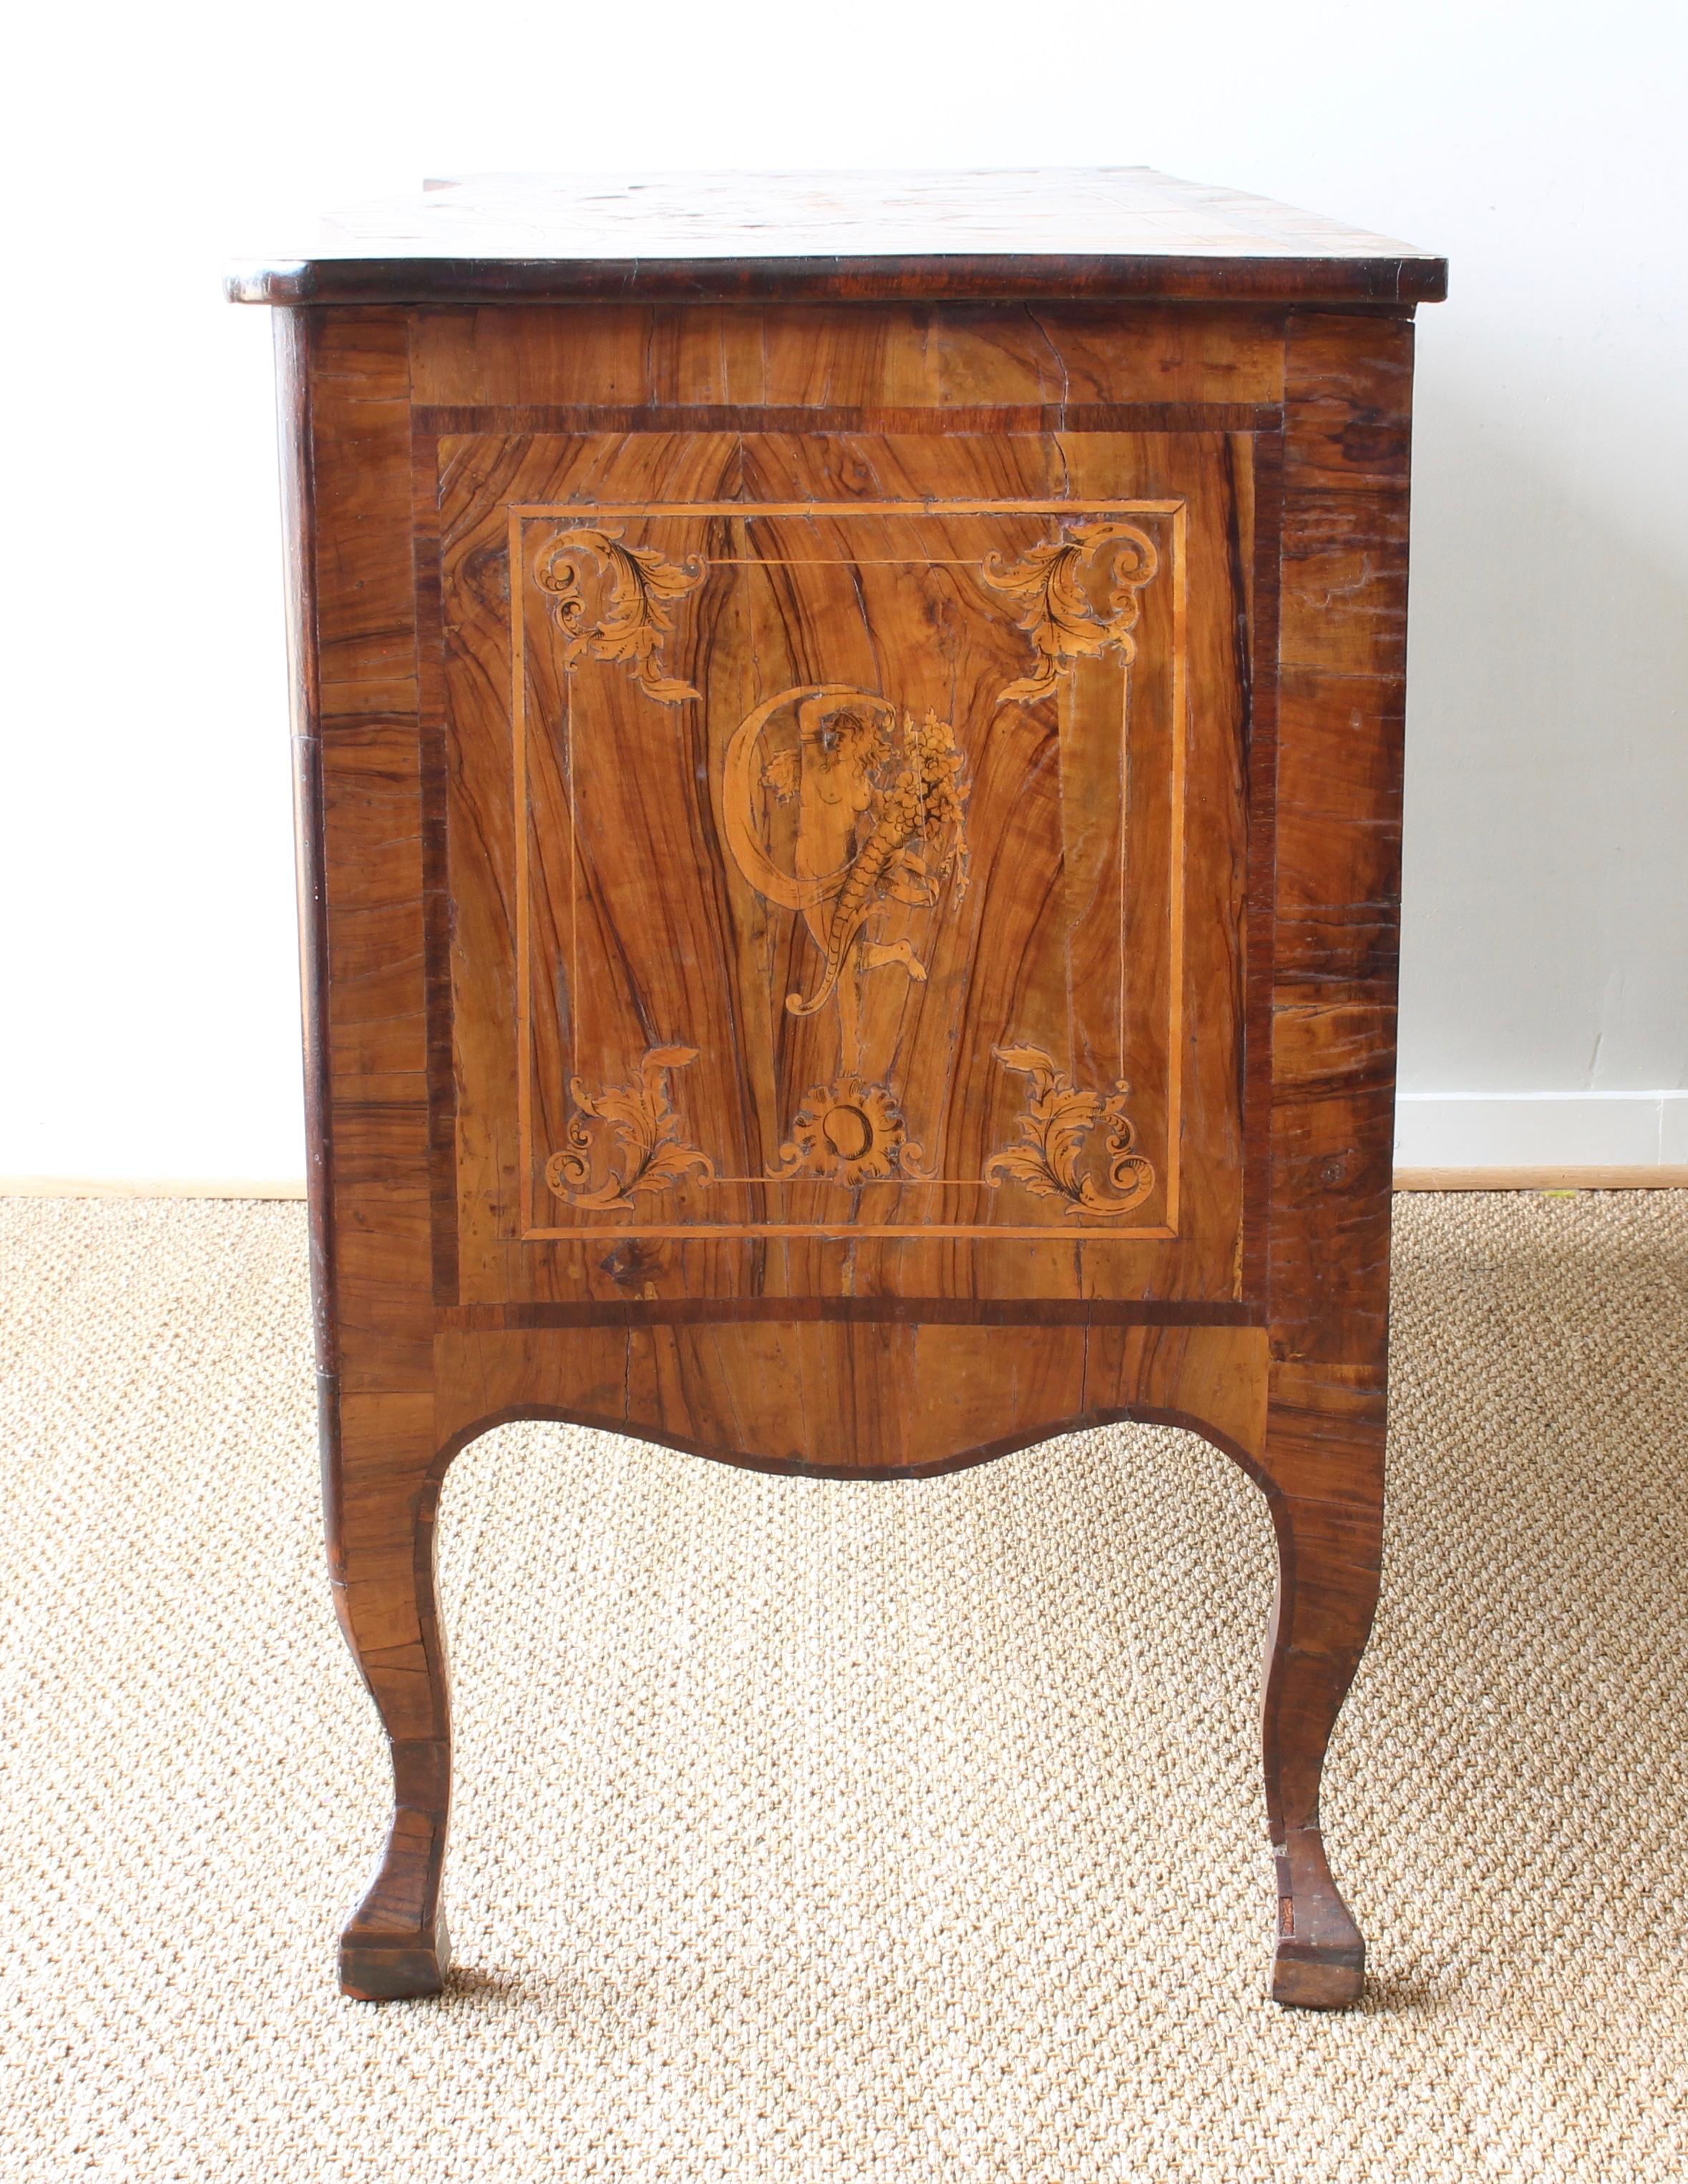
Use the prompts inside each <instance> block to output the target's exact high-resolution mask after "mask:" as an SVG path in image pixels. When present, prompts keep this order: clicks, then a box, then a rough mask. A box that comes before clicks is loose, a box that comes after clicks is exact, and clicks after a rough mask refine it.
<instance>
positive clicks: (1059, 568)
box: [980, 523, 1160, 705]
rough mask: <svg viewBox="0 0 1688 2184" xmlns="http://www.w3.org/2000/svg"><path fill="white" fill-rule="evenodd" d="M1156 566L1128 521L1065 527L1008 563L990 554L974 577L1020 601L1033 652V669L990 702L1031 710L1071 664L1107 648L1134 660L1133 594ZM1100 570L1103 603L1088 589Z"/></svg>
mask: <svg viewBox="0 0 1688 2184" xmlns="http://www.w3.org/2000/svg"><path fill="white" fill-rule="evenodd" d="M1159 567H1160V555H1159V554H1158V553H1157V552H1156V550H1155V547H1154V541H1153V540H1152V539H1151V538H1149V537H1148V536H1147V534H1146V533H1145V532H1142V531H1139V530H1138V529H1137V526H1136V525H1135V524H1132V523H1070V524H1064V525H1063V526H1062V527H1061V531H1060V533H1059V537H1057V538H1045V539H1042V540H1041V541H1040V542H1039V543H1037V545H1036V546H1034V547H1032V548H1031V550H1030V551H1029V552H1028V553H1027V554H1025V555H1024V556H1023V557H1022V559H1020V560H1018V561H1015V562H1014V563H1013V564H1012V565H1009V564H1008V563H1005V562H1004V561H1003V557H1002V555H1001V554H990V555H989V556H988V557H987V560H986V561H985V564H984V566H983V567H982V569H981V571H980V575H981V577H982V579H983V581H984V582H986V583H987V584H988V585H989V587H990V588H991V589H992V591H993V592H1001V593H1004V594H1005V595H1006V596H1007V597H1009V598H1010V599H1020V600H1022V601H1023V602H1024V604H1023V605H1022V606H1021V608H1020V612H1019V614H1018V615H1017V616H1015V620H1016V621H1017V622H1018V623H1019V626H1020V628H1021V629H1023V630H1025V631H1026V633H1027V634H1028V635H1029V636H1030V638H1031V642H1032V644H1033V646H1034V647H1035V648H1036V650H1037V672H1036V673H1035V674H1033V675H1028V676H1026V677H1023V678H1022V679H1021V680H1020V682H1010V683H1009V685H1008V687H1007V688H1006V689H1005V690H1003V693H1002V695H1001V696H1000V697H999V698H998V699H997V703H998V705H1016V704H1018V705H1034V704H1036V702H1037V699H1040V698H1047V697H1048V695H1049V694H1050V693H1051V691H1053V690H1054V688H1056V685H1057V684H1058V682H1059V680H1060V677H1062V676H1063V675H1065V674H1070V673H1071V671H1072V663H1073V662H1074V661H1075V660H1082V659H1086V658H1093V657H1095V656H1096V655H1098V653H1103V652H1106V651H1108V650H1109V649H1110V648H1115V649H1118V650H1119V651H1120V652H1121V653H1122V654H1123V655H1124V656H1125V660H1126V665H1127V666H1129V665H1130V663H1131V662H1132V660H1133V659H1134V658H1135V657H1136V656H1137V638H1136V637H1135V635H1134V634H1133V632H1135V630H1136V627H1137V619H1138V616H1139V615H1140V614H1141V612H1142V602H1141V600H1140V599H1139V598H1138V593H1140V592H1142V590H1143V587H1144V586H1145V585H1146V584H1149V583H1151V582H1153V581H1154V575H1155V572H1156V571H1157V570H1158V569H1159ZM1104 570H1105V576H1106V584H1107V592H1106V598H1105V599H1104V602H1103V603H1102V604H1100V605H1098V604H1097V603H1096V602H1095V600H1094V599H1093V597H1092V593H1091V588H1090V584H1091V580H1092V579H1093V574H1094V573H1095V572H1097V571H1104Z"/></svg>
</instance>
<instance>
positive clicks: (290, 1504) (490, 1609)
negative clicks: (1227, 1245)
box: [0, 1194, 1688, 2184]
mask: <svg viewBox="0 0 1688 2184" xmlns="http://www.w3.org/2000/svg"><path fill="white" fill-rule="evenodd" d="M1398 1205H1399V1212H1398V1219H1397V1234H1398V1251H1399V1268H1400V1287H1399V1291H1398V1295H1399V1312H1398V1318H1397V1323H1396V1326H1397V1333H1396V1373H1397V1383H1396V1387H1397V1392H1396V1397H1395V1430H1394V1442H1393V1461H1394V1478H1393V1487H1394V1503H1393V1517H1392V1525H1391V1532H1390V1541H1389V1563H1388V1568H1387V1573H1386V1578H1385V1588H1384V1604H1383V1612H1382V1615H1381V1619H1380V1621H1379V1624H1378V1631H1377V1635H1376V1636H1375V1638H1374V1640H1373V1642H1372V1651H1371V1652H1370V1654H1369V1656H1368V1657H1367V1663H1366V1666H1365V1667H1364V1669H1362V1671H1361V1679H1360V1681H1359V1683H1358V1685H1356V1687H1355V1693H1354V1697H1353V1698H1352V1700H1351V1702H1350V1707H1349V1710H1348V1712H1347V1713H1346V1714H1345V1715H1344V1719H1343V1722H1342V1724H1341V1726H1340V1728H1339V1732H1338V1741H1337V1745H1336V1747H1335V1749H1334V1751H1333V1754H1332V1759H1331V1764H1330V1769H1329V1772H1328V1775H1327V1784H1328V1797H1327V1830H1328V1835H1329V1838H1330V1841H1331V1842H1332V1845H1333V1858H1334V1861H1335V1864H1336V1865H1337V1869H1338V1870H1339V1874H1340V1875H1341V1877H1342V1879H1343V1880H1344V1884H1345V1886H1346V1887H1347V1889H1348V1891H1349V1893H1350V1897H1351V1899H1352V1901H1353V1903H1354V1905H1355V1909H1356V1911H1357V1912H1358V1914H1359V1915H1360V1917H1361V1921H1362V1923H1363V1924H1364V1926H1365V1928H1366V1931H1367V1936H1368V1937H1369V1940H1370V1942H1371V1947H1372V1965H1373V1970H1374V1977H1373V1981H1372V1989H1371V1994H1370V1998H1369V2001H1368V2003H1367V2007H1366V2009H1365V2010H1364V2011H1363V2012H1362V2013H1360V2014H1354V2015H1350V2016H1347V2017H1322V2016H1311V2015H1303V2014H1285V2013H1283V2012H1282V2011H1279V2010H1277V2009H1274V2008H1273V2007H1272V2005H1271V2004H1270V2003H1268V2002H1266V2000H1265V1999H1264V1997H1263V1992H1262V1978H1263V1971H1264V1966H1265V1962H1266V1947H1267V1940H1268V1933H1269V1928H1270V1923H1271V1916H1270V1914H1271V1906H1270V1895H1271V1889H1270V1881H1269V1869H1268V1865H1267V1863H1266V1857H1265V1853H1264V1847H1263V1845H1262V1842H1261V1839H1260V1790H1259V1786H1258V1778H1257V1773H1256V1767H1255V1729H1254V1720H1253V1708H1254V1701H1255V1677H1256V1673H1257V1668H1258V1662H1259V1657H1260V1646H1261V1637H1262V1632H1263V1629H1264V1624H1265V1619H1266V1607H1267V1601H1268V1597H1269V1593H1270V1588H1271V1582H1272V1545H1271V1535H1270V1529H1269V1527H1268V1524H1267V1520H1266V1511H1265V1505H1264V1503H1263V1502H1260V1500H1259V1498H1258V1497H1257V1496H1256V1495H1255V1490H1254V1489H1253V1488H1252V1487H1251V1486H1250V1485H1249V1484H1248V1483H1247V1482H1246V1480H1244V1479H1243V1478H1242V1477H1241V1475H1240V1474H1236V1473H1234V1472H1233V1471H1232V1469H1231V1468H1229V1466H1228V1465H1227V1463H1226V1461H1225V1459H1224V1458H1223V1457H1221V1456H1219V1455H1218V1454H1217V1453H1216V1452H1214V1451H1210V1450H1209V1449H1207V1448H1206V1447H1205V1446H1204V1445H1203V1444H1201V1443H1199V1442H1197V1441H1195V1440H1189V1439H1186V1438H1185V1437H1184V1436H1182V1435H1177V1434H1174V1433H1170V1432H1162V1431H1149V1430H1142V1429H1115V1430H1113V1431H1109V1432H1105V1433H1097V1434H1092V1435H1084V1436H1081V1437H1078V1438H1076V1439H1073V1440H1067V1441H1065V1442H1061V1443H1058V1444H1055V1445H1054V1446H1048V1447H1046V1448H1044V1449H1042V1450H1037V1451H1026V1453H1023V1454H1021V1455H1019V1456H1014V1457H1009V1458H1008V1459H1007V1460H1006V1461H1004V1462H1003V1463H998V1464H996V1465H993V1466H990V1467H987V1468H986V1469H984V1470H981V1471H975V1472H971V1473H968V1474H963V1475H962V1476H960V1477H959V1478H954V1479H943V1480H935V1481H929V1482H926V1483H923V1484H921V1485H858V1486H846V1485H830V1484H819V1483H808V1482H802V1483H799V1482H793V1481H790V1480H783V1479H767V1478H763V1477H760V1476H758V1475H756V1474H749V1473H741V1472H734V1471H730V1470H727V1469H724V1468H716V1467H713V1466H711V1465H707V1464H705V1463H699V1462H696V1461H695V1460H692V1459H689V1458H685V1457H677V1456H674V1455H670V1454H667V1453H664V1452H662V1451H655V1450H651V1449H644V1448H640V1447H638V1446H634V1445H632V1444H630V1443H627V1442H623V1441H617V1440H609V1439H606V1438H601V1437H599V1436H596V1435H591V1434H586V1433H577V1432H573V1431H571V1430H569V1429H563V1428H560V1427H528V1428H506V1429H504V1430H502V1431H500V1432H499V1433H497V1434H495V1435H490V1436H489V1437H488V1438H487V1439H485V1440H482V1441H481V1442H479V1443H478V1444H477V1445H476V1446H474V1447H473V1448H472V1449H471V1450H470V1451H468V1452H467V1454H466V1455H465V1456H464V1457H461V1458H460V1459H459V1461H458V1463H457V1466H456V1470H455V1472H454V1474H453V1475H452V1478H451V1480H450V1484H449V1485H448V1489H447V1493H446V1514H445V1522H444V1560H445V1584H446V1591H447V1599H448V1606H449V1611H450V1626H451V1632H452V1638H453V1644H454V1649H455V1656H456V1663H455V1665H456V1675H457V1682H458V1690H459V1697H460V1709H459V1713H460V1733H461V1758H460V1780H461V1802H460V1805H459V1808H458V1815H457V1821H456V1834H455V1839H454V1845H453V1852H452V1863H451V1873H450V1895H451V1904H452V1925H453V1929H454V1934H455V1938H456V1946H457V1955H458V1961H459V1964H460V1966H461V1971H460V1974H459V1975H458V1978H457V1981H456V1985H455V1986H454V1988H453V1990H452V1992H450V1994H449V1995H448V1996H447V1997H445V1998H444V2000H443V2001H442V2002H439V2003H411V2004H392V2005H388V2006H387V2007H385V2008H381V2009H377V2008H372V2007H370V2006H368V2005H366V2004H359V2003H349V2002H344V2001H342V2000H340V1999H339V1998H338V1996H337V1995H336V1994H335V1992H334V1990H333V1976H332V1965H333V1934H334V1929H335V1925H336V1922H337V1919H338V1915H339V1914H341V1913H342V1911H343V1910H344V1908H346V1906H347V1905H348V1904H349V1902H350V1901H351V1899H352V1898H353V1897H354V1895H355V1892H356V1891H357V1888H358V1886H359V1884H360V1882H361V1878H362V1876H363V1875H364V1873H365V1871H366V1868H367V1866H368V1865H369V1864H370V1862H371V1860H372V1857H373V1854H374V1853H375V1850H376V1847H377V1842H378V1841H379V1837H380V1835H381V1831H382V1827H383V1817H384V1805H385V1797H386V1789H385V1786H384V1777H383V1763H382V1756H381V1752H380V1747H379V1746H378V1743H377V1734H376V1729H375V1723H374V1718H373V1715H372V1713H371V1711H370V1710H369V1708H368V1706H367V1704H366V1702H365V1700H364V1698H363V1697H362V1695H361V1691H360V1688H359V1686H358V1685H357V1684H356V1682H355V1679H354V1676H353V1673H352V1669H351V1666H350V1663H349V1660H348V1658H347V1657H346V1656H345V1655H344V1652H342V1650H341V1647H340V1644H339V1640H338V1634H337V1632H336V1630H335V1628H334V1624H333V1617H332V1614H331V1613H330V1610H329V1607H328V1602H327V1595H326V1591H325V1589H324V1585H323V1582H322V1577H321V1568H320V1558H319V1536H318V1523H317V1512H316V1459H315V1453H314V1450H313V1446H312V1419H311V1400H310V1358H309V1355H308V1349H307V1333H306V1317H305V1277H304V1222H303V1214H302V1212H301V1210H300V1209H299V1207H297V1206H285V1205H227V1204H217V1203H205V1202H201V1203H193V1204H190V1203H180V1202H179V1203H151V1204H148V1203H139V1204H137V1203H118V1204H114V1203H110V1202H106V1203H79V1202H65V1201H58V1202H42V1201H8V1202H6V1203H5V1204H4V1206H0V1236H3V1273H0V1286H3V1312H4V1327H5V1336H4V1342H5V1360H4V1375H3V1391H0V1430H3V1433H4V1437H5V1440H6V1444H7V1446H8V1460H7V1462H6V1463H5V1465H4V1467H3V1471H0V1493H3V1495H4V1497H5V1501H6V1504H7V1507H6V1513H5V1518H4V1523H3V1526H0V1565H3V1575H0V1585H3V1592H4V1612H5V1615H6V1630H5V1638H6V1642H5V1649H4V1680H5V1692H4V1697H5V1705H4V1716H3V1719H4V1731H3V1748H0V1762H3V1769H4V1780H3V1787H0V1873H3V1881H0V1888H3V1893H4V1897H5V1906H4V1908H5V1915H4V1918H3V1920H0V1949H3V1954H4V1968H3V1974H0V1997H3V2009H4V2012H5V2014H6V2017H7V2019H8V2024H7V2026H6V2030H5V2034H4V2038H3V2043H0V2075H3V2080H4V2099H3V2105H0V2176H4V2177H5V2178H8V2179H17V2180H36V2179H53V2180H57V2179H60V2178H72V2177H75V2178H80V2177H100V2178H120V2179H131V2178H132V2179H137V2180H153V2179H165V2178H169V2179H178V2178H179V2179H187V2180H195V2184H197V2180H200V2179H209V2180H221V2179H225V2178H229V2179H246V2178H251V2179H263V2180H266V2184H267V2180H293V2179H312V2180H316V2179H325V2180H327V2179H354V2180H358V2181H359V2184H362V2180H371V2184H373V2181H374V2180H377V2179H382V2180H385V2179H388V2178H400V2179H403V2180H405V2184H413V2180H414V2184H428V2180H433V2179H441V2178H454V2179H455V2178H463V2179H468V2178H474V2179H477V2180H487V2184H524V2181H525V2180H527V2179H530V2178H546V2179H559V2180H569V2184H573V2180H574V2179H577V2178H579V2179H613V2180H622V2179H626V2180H637V2184H645V2180H651V2184H656V2180H665V2181H666V2180H672V2184H712V2181H713V2180H717V2179H721V2180H724V2179H732V2180H735V2184H740V2180H744V2181H745V2184H763V2180H766V2184H785V2180H787V2179H790V2180H798V2179H803V2180H809V2179H813V2180H815V2184H835V2180H837V2184H841V2180H846V2179H851V2180H864V2184H865V2181H866V2180H872V2184H892V2180H895V2184H962V2180H967V2181H968V2184H973V2180H977V2184H1114V2181H1115V2180H1120V2184H1163V2180H1185V2179H1188V2180H1198V2179H1199V2180H1202V2184H1210V2180H1221V2181H1222V2184H1254V2180H1271V2181H1272V2184H1280V2180H1282V2184H1326V2181H1327V2180H1329V2184H1361V2180H1372V2179H1377V2180H1387V2184H1417V2180H1431V2179H1437V2180H1439V2179H1444V2178H1460V2179H1465V2178H1471V2179H1479V2178H1480V2179H1494V2178H1511V2177H1527V2178H1538V2177H1540V2178H1560V2177H1566V2178H1570V2177H1574V2178H1579V2179H1580V2178H1588V2179H1590V2180H1592V2179H1599V2180H1601V2184H1640V2180H1652V2179H1656V2178H1657V2179H1663V2178H1666V2177H1674V2176H1680V2174H1681V2173H1682V2170H1683V2165H1684V2164H1685V2161H1688V1917H1685V1913H1684V1907H1683V1886H1682V1881H1683V1869H1684V1864H1685V1858H1688V1758H1685V1742H1684V1737H1685V1727H1688V1609H1685V1587H1684V1564H1685V1559H1688V1446H1685V1430H1684V1425H1683V1419H1684V1415H1685V1403H1688V1332H1685V1330H1688V1194H1676V1195H1664V1194H1634V1195H1607V1196H1600V1197H1587V1198H1580V1199H1551V1198H1538V1197H1523V1196H1518V1197H1510V1196H1509V1197H1486V1198H1484V1197H1476V1198H1473V1197H1463V1198H1451V1197H1450V1198H1443V1199H1426V1198H1419V1199H1415V1200H1403V1201H1399V1202H1398Z"/></svg>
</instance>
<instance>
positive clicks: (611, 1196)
mask: <svg viewBox="0 0 1688 2184" xmlns="http://www.w3.org/2000/svg"><path fill="white" fill-rule="evenodd" d="M696 1059H697V1049H696V1047H695V1046H653V1047H651V1049H650V1050H648V1052H647V1053H646V1056H645V1059H644V1060H643V1061H641V1062H640V1065H639V1074H638V1076H637V1077H636V1078H634V1081H633V1083H632V1084H622V1085H617V1086H614V1087H612V1089H610V1090H609V1091H607V1092H589V1091H588V1090H587V1089H586V1086H585V1084H584V1080H583V1079H582V1078H579V1077H572V1078H570V1079H569V1082H568V1089H569V1094H570V1096H571V1097H572V1098H573V1101H574V1106H575V1110H576V1112H575V1113H574V1114H573V1116H572V1117H570V1120H569V1124H568V1148H567V1151H564V1152H559V1153H553V1154H552V1155H551V1159H550V1160H549V1161H548V1162H546V1163H545V1181H546V1182H547V1183H548V1184H550V1186H551V1189H552V1190H554V1191H555V1192H556V1195H557V1196H558V1197H559V1198H563V1199H567V1201H568V1203H569V1204H570V1205H571V1206H588V1207H591V1208H592V1209H594V1210H595V1211H598V1212H605V1211H607V1210H609V1209H610V1208H612V1207H618V1206H632V1204H633V1202H634V1193H635V1192H636V1191H641V1190H645V1191H651V1192H659V1191H664V1190H669V1189H670V1188H671V1187H672V1186H673V1185H674V1184H678V1183H683V1182H684V1181H685V1178H687V1177H688V1176H690V1175H695V1176H696V1177H697V1178H699V1180H700V1181H704V1182H707V1180H708V1178H710V1177H711V1176H713V1174H714V1173H715V1163H714V1162H713V1161H712V1160H711V1159H710V1157H709V1156H708V1154H707V1153H703V1152H700V1151H698V1149H697V1147H696V1145H688V1144H687V1143H686V1141H685V1138H684V1136H683V1135H682V1134H681V1132H680V1122H679V1116H678V1115H677V1114H676V1113H675V1112H674V1109H673V1107H672V1106H670V1105H669V1103H668V1072H669V1071H670V1070H671V1069H684V1068H685V1066H686V1064H687V1063H688V1062H690V1061H696ZM593 1123H608V1124H609V1125H610V1132H611V1135H612V1137H613V1139H614V1140H615V1143H616V1145H617V1147H618V1149H619V1151H620V1152H621V1153H622V1154H623V1155H624V1156H625V1158H624V1159H623V1162H622V1165H621V1166H620V1167H611V1168H610V1170H609V1173H608V1174H607V1175H606V1176H605V1177H604V1178H602V1179H601V1181H599V1182H597V1183H594V1182H593V1180H592V1178H593V1175H594V1173H595V1169H596V1165H597V1163H596V1162H595V1158H594V1153H595V1146H596V1144H597V1141H598V1139H599V1135H600V1134H599V1133H598V1132H596V1131H595V1130H594V1128H592V1124H593Z"/></svg>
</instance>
